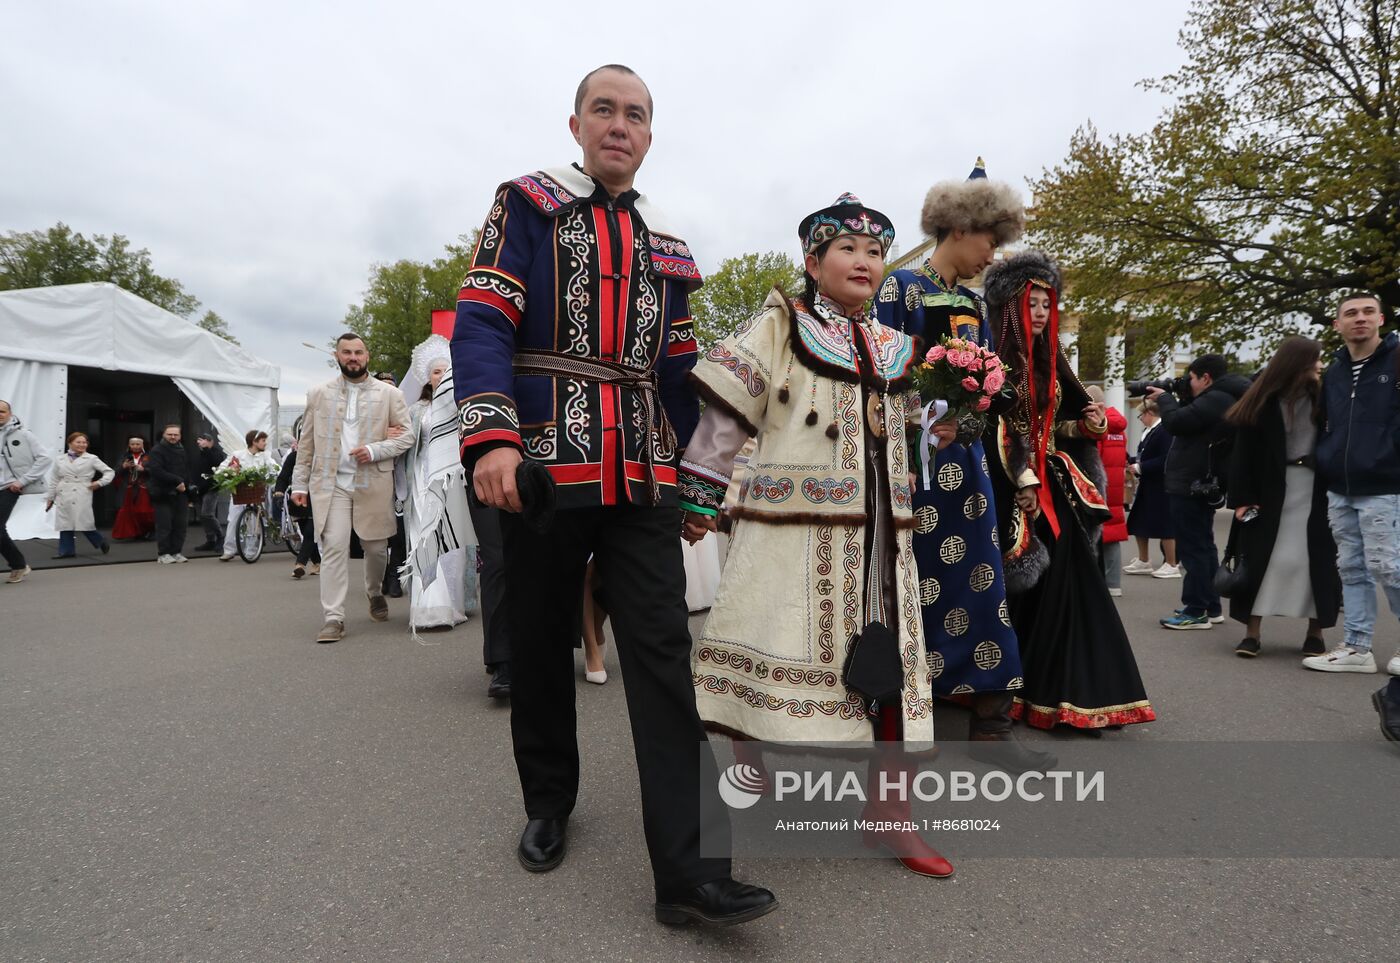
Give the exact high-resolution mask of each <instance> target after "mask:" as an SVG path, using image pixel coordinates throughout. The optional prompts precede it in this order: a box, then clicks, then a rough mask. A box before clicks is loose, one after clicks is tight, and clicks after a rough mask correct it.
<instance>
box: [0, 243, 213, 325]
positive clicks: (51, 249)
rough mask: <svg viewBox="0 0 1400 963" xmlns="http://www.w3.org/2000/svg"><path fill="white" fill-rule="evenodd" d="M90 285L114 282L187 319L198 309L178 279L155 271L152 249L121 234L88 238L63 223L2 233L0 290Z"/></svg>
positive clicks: (193, 297) (192, 296) (194, 298)
mask: <svg viewBox="0 0 1400 963" xmlns="http://www.w3.org/2000/svg"><path fill="white" fill-rule="evenodd" d="M91 281H110V282H112V283H113V284H116V285H118V286H119V287H123V288H125V289H126V290H128V291H130V292H131V293H132V294H135V295H139V296H140V297H143V298H145V299H146V300H147V301H150V302H152V303H153V304H158V305H160V306H161V307H162V308H165V310H167V311H171V312H174V313H175V314H178V315H180V317H182V318H188V317H189V316H190V315H192V314H194V312H195V310H196V309H197V308H198V307H199V299H198V298H196V297H195V296H194V295H192V294H190V293H188V292H187V291H186V290H185V289H184V286H183V285H181V284H180V282H179V281H177V280H175V279H174V278H168V277H163V276H161V275H159V274H157V273H156V271H155V268H154V267H153V266H152V265H151V252H150V251H148V250H146V249H145V248H141V249H140V250H135V251H134V250H132V249H131V242H130V241H128V240H127V239H126V238H125V237H123V236H122V235H120V234H113V235H112V236H111V237H107V236H106V235H103V234H94V235H93V236H92V237H91V238H87V237H84V236H83V235H82V234H79V233H76V232H74V231H73V229H72V228H70V227H69V226H68V225H67V224H64V223H62V222H60V223H58V224H55V225H54V226H53V227H51V228H49V229H48V230H46V231H9V232H7V233H5V234H3V235H0V291H13V290H17V289H19V288H38V287H48V286H49V285H55V284H82V283H86V282H91Z"/></svg>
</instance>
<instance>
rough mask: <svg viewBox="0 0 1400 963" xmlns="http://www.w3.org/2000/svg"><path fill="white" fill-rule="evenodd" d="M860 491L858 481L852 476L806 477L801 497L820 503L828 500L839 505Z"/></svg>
mask: <svg viewBox="0 0 1400 963" xmlns="http://www.w3.org/2000/svg"><path fill="white" fill-rule="evenodd" d="M859 492H860V482H858V481H856V480H855V479H854V478H808V479H807V480H806V481H804V482H803V483H802V497H803V498H805V499H807V501H809V502H816V503H817V504H818V505H820V504H821V503H823V502H826V501H830V502H832V503H833V504H836V505H840V504H844V503H845V502H848V501H850V500H851V499H852V498H854V497H855V496H856V495H857V494H858V493H859Z"/></svg>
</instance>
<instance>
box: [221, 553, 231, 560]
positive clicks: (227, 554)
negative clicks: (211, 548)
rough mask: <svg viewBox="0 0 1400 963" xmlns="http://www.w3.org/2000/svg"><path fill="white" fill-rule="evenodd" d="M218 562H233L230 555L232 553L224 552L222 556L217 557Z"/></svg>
mask: <svg viewBox="0 0 1400 963" xmlns="http://www.w3.org/2000/svg"><path fill="white" fill-rule="evenodd" d="M219 561H221V562H232V561H233V553H232V552H224V554H222V555H220V556H219Z"/></svg>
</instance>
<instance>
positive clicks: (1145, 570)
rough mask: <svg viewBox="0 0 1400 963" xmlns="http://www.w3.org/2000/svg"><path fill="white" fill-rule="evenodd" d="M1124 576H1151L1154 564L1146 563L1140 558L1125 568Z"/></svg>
mask: <svg viewBox="0 0 1400 963" xmlns="http://www.w3.org/2000/svg"><path fill="white" fill-rule="evenodd" d="M1123 574H1124V575H1151V574H1152V563H1151V562H1144V561H1143V560H1142V559H1140V558H1135V559H1133V560H1132V561H1131V562H1129V563H1128V564H1127V565H1124V566H1123Z"/></svg>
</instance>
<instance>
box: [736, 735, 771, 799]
mask: <svg viewBox="0 0 1400 963" xmlns="http://www.w3.org/2000/svg"><path fill="white" fill-rule="evenodd" d="M730 745H731V748H733V750H734V761H735V762H736V763H738V764H740V765H744V766H752V767H753V768H754V769H755V770H756V771H757V773H758V778H759V779H760V780H762V782H763V786H762V788H761V789H760V790H759V791H760V792H761V793H762V794H763V795H765V796H766V795H768V793H769V792H770V791H771V790H772V788H773V780H772V778H771V777H770V776H769V775H768V766H767V764H766V763H764V761H763V752H762V750H760V749H759V747H758V743H757V742H756V741H754V740H752V739H733V740H732V741H731V743H730Z"/></svg>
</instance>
